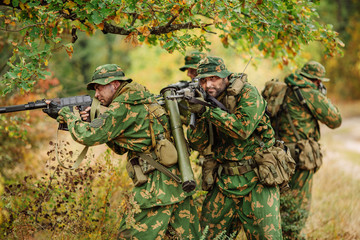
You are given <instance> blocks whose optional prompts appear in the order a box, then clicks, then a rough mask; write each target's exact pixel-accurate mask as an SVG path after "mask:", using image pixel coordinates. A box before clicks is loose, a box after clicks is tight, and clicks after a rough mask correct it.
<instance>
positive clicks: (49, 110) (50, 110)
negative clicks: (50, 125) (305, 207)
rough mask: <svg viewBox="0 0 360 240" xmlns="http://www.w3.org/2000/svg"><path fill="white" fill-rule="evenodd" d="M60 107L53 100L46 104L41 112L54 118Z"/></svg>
mask: <svg viewBox="0 0 360 240" xmlns="http://www.w3.org/2000/svg"><path fill="white" fill-rule="evenodd" d="M60 109H61V107H60V104H59V103H57V102H55V101H54V100H53V101H51V102H50V104H49V105H48V108H45V109H43V112H44V113H46V114H47V115H49V116H50V117H52V118H54V119H56V118H57V117H58V116H59V111H60Z"/></svg>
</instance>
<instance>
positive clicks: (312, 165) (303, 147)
mask: <svg viewBox="0 0 360 240" xmlns="http://www.w3.org/2000/svg"><path fill="white" fill-rule="evenodd" d="M294 158H295V160H297V166H298V168H299V169H304V170H313V169H314V171H317V170H318V169H319V168H320V167H321V165H322V153H321V147H320V144H319V143H318V142H317V141H315V140H314V139H312V138H309V139H301V140H299V141H297V142H296V145H295V153H294Z"/></svg>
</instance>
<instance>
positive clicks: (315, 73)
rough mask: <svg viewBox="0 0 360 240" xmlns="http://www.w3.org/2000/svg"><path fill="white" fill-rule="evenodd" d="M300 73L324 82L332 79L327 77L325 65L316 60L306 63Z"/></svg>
mask: <svg viewBox="0 0 360 240" xmlns="http://www.w3.org/2000/svg"><path fill="white" fill-rule="evenodd" d="M299 73H300V74H301V75H303V76H304V77H307V78H310V79H318V80H321V81H324V82H328V81H330V79H329V78H326V77H325V73H326V71H325V67H324V66H323V65H321V64H320V63H318V62H316V61H310V62H307V63H305V65H304V66H303V67H302V68H301V70H300V72H299Z"/></svg>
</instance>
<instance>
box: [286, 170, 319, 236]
mask: <svg viewBox="0 0 360 240" xmlns="http://www.w3.org/2000/svg"><path fill="white" fill-rule="evenodd" d="M313 176H314V171H313V170H311V171H309V170H301V169H296V171H295V174H294V175H293V176H292V178H291V180H290V182H289V185H290V190H289V191H287V192H285V193H283V194H281V205H282V206H281V208H280V209H281V211H280V214H281V219H282V229H283V235H284V237H285V236H287V237H288V238H290V239H303V238H302V237H300V232H301V230H302V229H303V228H304V226H305V223H306V220H307V218H308V216H309V212H310V206H311V196H312V193H311V191H312V180H313ZM286 225H292V226H286ZM294 227H295V228H294Z"/></svg>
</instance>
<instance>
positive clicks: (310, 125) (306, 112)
mask: <svg viewBox="0 0 360 240" xmlns="http://www.w3.org/2000/svg"><path fill="white" fill-rule="evenodd" d="M285 83H286V84H287V85H288V86H289V87H291V86H299V88H300V90H301V93H302V95H303V97H304V99H305V100H306V103H307V106H308V107H309V108H306V107H304V106H302V105H301V104H300V103H299V101H298V100H297V98H296V96H295V93H294V92H293V91H292V90H290V91H288V92H287V95H286V96H285V99H284V102H285V103H286V104H287V108H288V111H289V114H290V116H291V118H292V121H293V123H294V126H295V129H296V130H297V132H298V134H299V136H300V138H302V139H307V138H313V139H315V140H316V141H318V140H319V139H320V129H319V123H318V121H320V122H322V123H324V124H326V125H327V126H328V127H329V128H337V127H339V126H340V125H341V115H340V112H339V110H338V109H337V107H336V106H334V105H333V104H332V103H331V101H330V100H329V99H328V98H327V97H326V96H325V95H323V94H322V93H321V92H320V91H319V90H318V88H317V86H316V85H315V84H314V83H313V82H312V81H311V80H309V79H307V78H305V77H303V76H301V75H299V74H297V73H292V74H290V75H289V76H287V77H286V78H285ZM271 121H272V125H273V127H274V129H276V130H277V134H278V136H279V139H280V140H282V141H284V142H296V141H297V140H296V137H295V134H294V133H293V131H292V129H291V125H290V123H289V121H288V119H287V117H286V114H285V112H284V111H282V112H280V115H279V116H278V117H277V118H276V119H271Z"/></svg>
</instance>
